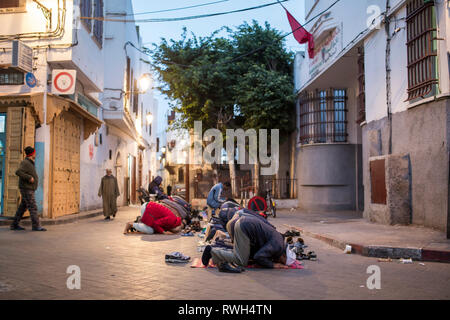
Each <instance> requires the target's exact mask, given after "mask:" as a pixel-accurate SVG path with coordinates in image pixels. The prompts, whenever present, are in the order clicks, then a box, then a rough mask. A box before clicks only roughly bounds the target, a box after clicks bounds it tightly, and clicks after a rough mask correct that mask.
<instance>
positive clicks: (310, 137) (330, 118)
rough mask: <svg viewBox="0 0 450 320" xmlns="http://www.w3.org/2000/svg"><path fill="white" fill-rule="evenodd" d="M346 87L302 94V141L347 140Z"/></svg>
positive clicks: (328, 141) (340, 141) (307, 142)
mask: <svg viewBox="0 0 450 320" xmlns="http://www.w3.org/2000/svg"><path fill="white" fill-rule="evenodd" d="M347 112H348V110H347V93H346V90H345V89H329V90H316V91H310V92H305V93H304V94H303V95H301V96H300V143H301V144H311V143H342V142H347V137H348V133H347Z"/></svg>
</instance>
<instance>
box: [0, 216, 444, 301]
mask: <svg viewBox="0 0 450 320" xmlns="http://www.w3.org/2000/svg"><path fill="white" fill-rule="evenodd" d="M138 213H139V212H138V208H123V209H121V210H120V212H119V213H118V216H117V218H116V220H114V221H110V222H105V221H103V218H102V217H96V218H91V219H87V220H81V221H79V222H76V223H72V224H67V225H57V226H49V227H48V231H47V232H45V233H38V232H31V231H30V230H29V229H30V227H28V228H27V229H28V230H27V231H26V232H13V231H10V230H9V228H8V227H0V299H200V300H203V299H208V300H209V299H255V300H265V299H268V300H276V299H294V300H297V299H450V264H443V263H425V265H421V264H419V263H418V262H414V264H411V265H404V264H400V263H398V262H390V263H383V262H378V260H377V259H375V258H367V257H362V256H358V255H345V254H343V253H342V252H341V250H338V249H336V248H333V247H330V246H328V245H326V244H324V243H322V242H320V241H318V240H315V239H312V238H308V237H304V239H305V242H306V244H307V245H309V249H311V250H314V251H315V252H316V253H317V255H318V261H306V262H305V269H304V270H247V271H246V272H245V273H243V274H238V275H230V274H223V273H219V272H218V271H217V270H215V269H210V270H205V269H192V268H190V266H189V265H175V266H174V265H167V264H166V263H165V262H164V255H165V254H166V253H170V252H173V251H181V252H182V253H184V254H186V255H190V256H191V257H193V258H195V257H200V256H201V253H199V252H197V250H196V243H197V241H198V240H199V238H198V237H194V238H186V237H181V236H165V235H128V236H125V235H123V234H122V231H123V228H124V224H125V222H126V221H131V220H134V219H135V217H136V216H137V215H138ZM281 218H283V214H281ZM272 221H273V222H274V223H276V224H278V225H280V226H281V225H282V221H283V219H275V220H272ZM279 230H280V231H282V230H283V228H282V227H280V228H279ZM70 265H77V266H79V267H80V268H81V290H69V289H67V286H66V281H67V278H68V277H69V276H70V275H69V274H67V273H66V269H67V267H68V266H70ZM371 265H378V266H379V267H380V268H381V289H380V290H369V289H368V288H366V281H367V278H368V277H369V276H370V275H369V274H367V273H366V270H367V268H368V267H369V266H371Z"/></svg>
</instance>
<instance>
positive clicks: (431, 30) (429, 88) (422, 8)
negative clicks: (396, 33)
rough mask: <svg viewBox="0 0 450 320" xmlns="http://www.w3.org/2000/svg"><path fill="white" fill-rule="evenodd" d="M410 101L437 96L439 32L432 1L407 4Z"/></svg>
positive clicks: (414, 0)
mask: <svg viewBox="0 0 450 320" xmlns="http://www.w3.org/2000/svg"><path fill="white" fill-rule="evenodd" d="M406 24H407V39H408V42H407V44H406V45H407V48H408V49H407V50H408V100H414V99H417V98H421V97H426V96H428V95H432V94H435V93H436V89H437V83H438V71H437V42H436V36H437V28H436V11H435V7H434V1H433V0H409V1H408V4H407V16H406Z"/></svg>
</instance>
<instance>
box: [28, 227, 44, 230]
mask: <svg viewBox="0 0 450 320" xmlns="http://www.w3.org/2000/svg"><path fill="white" fill-rule="evenodd" d="M31 230H33V231H47V229H45V228H42V227H36V228H34V227H33V228H32V229H31Z"/></svg>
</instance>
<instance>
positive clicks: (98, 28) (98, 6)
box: [94, 0, 104, 46]
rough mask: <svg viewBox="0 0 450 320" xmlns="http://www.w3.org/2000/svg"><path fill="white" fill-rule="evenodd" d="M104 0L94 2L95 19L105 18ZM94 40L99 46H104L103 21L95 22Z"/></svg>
mask: <svg viewBox="0 0 450 320" xmlns="http://www.w3.org/2000/svg"><path fill="white" fill-rule="evenodd" d="M103 16H104V15H103V0H95V2H94V17H95V18H103ZM94 38H95V40H97V42H98V44H99V45H100V46H102V44H103V21H102V20H94Z"/></svg>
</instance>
